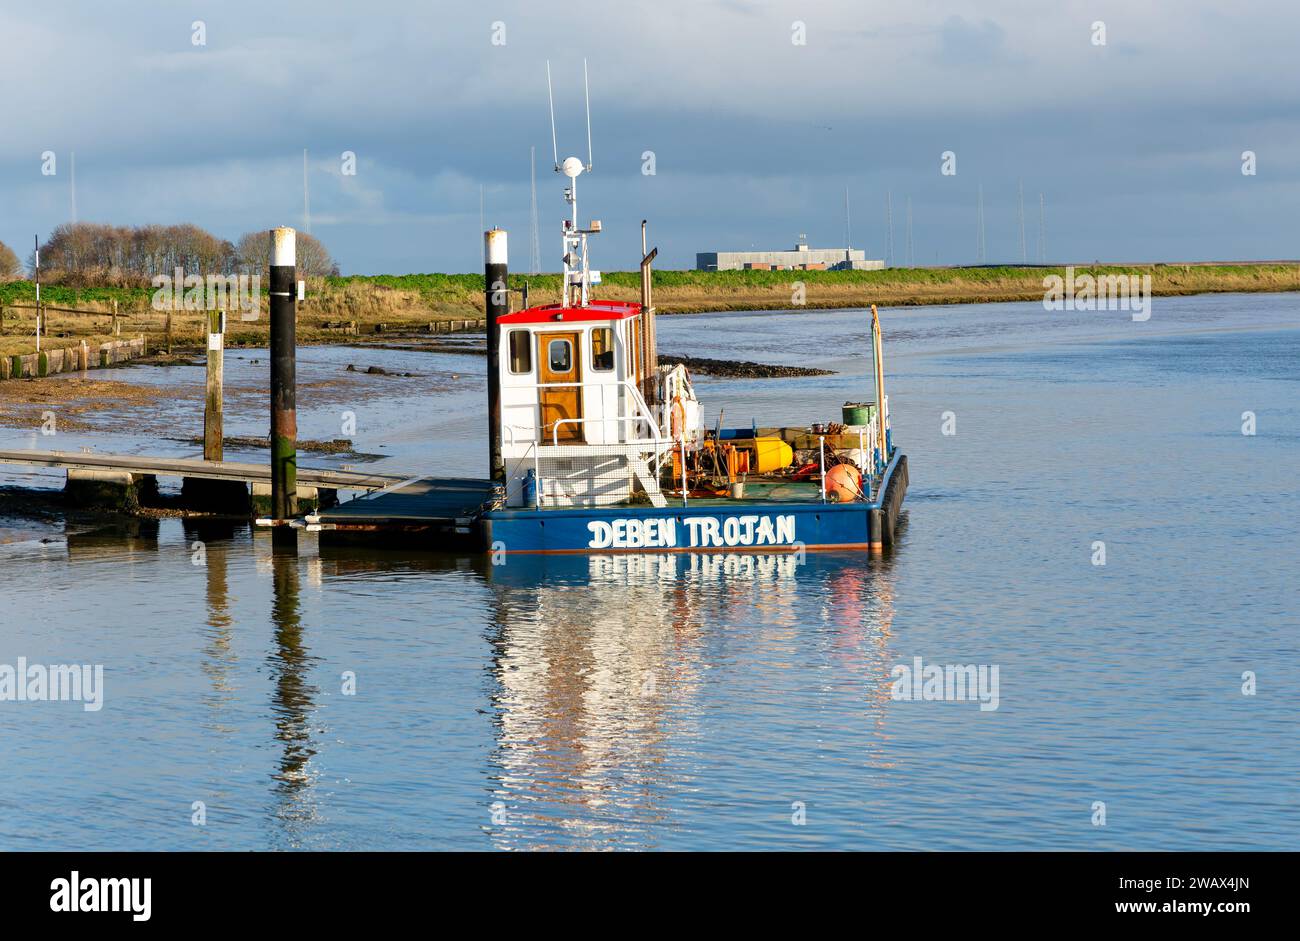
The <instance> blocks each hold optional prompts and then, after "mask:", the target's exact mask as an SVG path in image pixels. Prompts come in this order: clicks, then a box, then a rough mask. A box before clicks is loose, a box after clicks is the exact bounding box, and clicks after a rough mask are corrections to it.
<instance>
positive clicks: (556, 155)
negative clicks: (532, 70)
mask: <svg viewBox="0 0 1300 941" xmlns="http://www.w3.org/2000/svg"><path fill="white" fill-rule="evenodd" d="M546 97H547V99H548V100H549V101H550V103H551V155H552V156H553V157H554V158H555V169H556V171H558V170H559V169H560V148H559V147H557V146H556V144H555V94H554V92H552V91H551V60H550V59H547V60H546Z"/></svg>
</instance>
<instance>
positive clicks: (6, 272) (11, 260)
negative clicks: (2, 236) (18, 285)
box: [0, 242, 23, 281]
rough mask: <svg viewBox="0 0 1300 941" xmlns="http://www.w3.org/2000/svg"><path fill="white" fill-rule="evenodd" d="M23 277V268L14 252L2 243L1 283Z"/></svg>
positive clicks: (0, 257) (0, 259)
mask: <svg viewBox="0 0 1300 941" xmlns="http://www.w3.org/2000/svg"><path fill="white" fill-rule="evenodd" d="M22 276H23V266H22V264H21V263H20V262H19V261H18V256H17V255H15V254H14V250H13V249H12V248H10V247H9V246H8V245H6V244H5V243H4V242H0V281H12V280H13V279H14V278H21V277H22Z"/></svg>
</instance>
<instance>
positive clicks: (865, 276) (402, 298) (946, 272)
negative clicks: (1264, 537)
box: [0, 264, 1300, 352]
mask: <svg viewBox="0 0 1300 941" xmlns="http://www.w3.org/2000/svg"><path fill="white" fill-rule="evenodd" d="M1063 273H1064V269H1063V268H1020V267H981V268H889V269H885V270H881V271H721V272H708V271H656V272H655V276H654V281H655V287H654V290H655V306H656V307H657V308H658V309H659V310H660V311H661V312H663V313H666V314H672V313H698V312H704V311H727V310H770V309H786V308H792V307H795V308H797V307H800V306H802V307H807V308H833V307H860V306H864V305H867V304H879V305H882V306H910V305H918V304H964V303H978V302H995V301H1024V300H1039V299H1041V298H1042V297H1043V279H1044V277H1046V276H1048V275H1052V274H1057V275H1063ZM1075 274H1076V276H1081V275H1084V274H1091V275H1093V276H1102V277H1104V276H1106V275H1130V274H1136V275H1145V274H1149V275H1151V285H1152V291H1153V293H1155V294H1157V295H1176V294H1201V293H1211V292H1228V291H1241V292H1255V291H1295V290H1300V266H1297V265H1290V264H1239V265H1233V264H1223V265H1217V264H1214V265H1207V264H1190V265H1150V266H1136V267H1122V266H1090V267H1077V268H1076V270H1075ZM525 282H527V284H528V285H529V291H530V295H529V300H530V302H531V303H535V304H536V303H549V302H552V301H554V300H555V299H556V298H557V297H558V295H559V291H560V276H559V275H558V274H544V275H535V276H526V275H518V274H516V275H514V276H512V278H511V284H512V287H515V288H519V287H521V286H522V285H523V284H524V283H525ZM799 285H802V293H803V298H802V300H803V303H802V304H800V303H799V302H798V297H797V291H798V289H799ZM597 294H598V296H600V297H603V298H609V299H611V300H637V299H638V298H639V294H640V278H639V275H638V274H637V273H636V272H607V273H605V275H604V283H603V284H601V285H600V287H599V288H598V290H597ZM152 295H153V290H152V289H151V288H147V287H144V288H81V289H74V288H71V287H65V286H49V285H47V286H45V287H43V288H42V300H43V301H44V302H45V303H46V304H48V305H52V306H54V307H72V308H80V309H86V310H91V311H96V312H98V313H97V314H65V313H60V312H58V311H52V312H51V313H50V317H49V323H48V326H49V332H50V334H51V335H52V339H54V338H55V337H56V336H57V335H58V334H63V335H64V336H65V337H80V336H89V335H95V334H105V333H108V332H109V327H110V320H109V312H110V311H111V310H112V308H113V302H114V301H116V302H117V307H118V311H119V315H120V329H121V332H122V335H124V336H125V335H129V334H135V333H145V334H146V335H147V336H148V337H149V338H150V339H149V342H150V346H151V347H154V346H155V345H160V344H161V343H162V342H164V340H163V338H164V337H165V332H166V329H167V319H168V318H167V315H166V314H164V313H160V312H157V311H154V310H152V309H151V307H150V300H151V298H152ZM34 300H35V288H34V286H33V285H32V284H31V283H30V282H27V281H14V282H8V283H3V284H0V305H5V306H8V305H13V304H31V303H32V302H33V301H34ZM513 303H514V304H515V305H516V306H517V305H518V303H519V298H518V295H516V296H515V299H514V301H513ZM482 311H483V277H482V276H481V275H475V274H413V275H353V276H349V277H342V278H326V279H322V280H318V281H313V282H312V283H311V284H309V286H308V300H307V301H306V302H305V303H304V304H302V305H301V306H300V308H299V338H300V340H301V341H302V342H304V343H313V342H354V338H353V337H352V336H351V335H350V334H347V333H345V332H343V331H341V330H338V329H337V328H336V327H335V326H333V325H334V324H337V323H339V322H354V323H355V324H356V325H357V330H358V332H359V333H360V334H361V335H362V336H365V335H367V334H372V333H375V332H376V326H377V325H382V326H383V328H384V329H383V332H385V333H393V332H401V331H403V330H409V329H417V328H420V327H424V326H426V325H427V324H428V323H430V322H435V321H446V320H460V319H472V318H476V317H481V316H482ZM265 314H266V297H265V293H264V294H263V298H262V310H261V316H260V317H259V318H258V319H257V320H254V321H243V320H241V319H239V317H238V315H237V313H234V312H232V313H231V315H230V317H229V335H228V337H227V342H228V343H229V344H230V345H232V346H238V345H261V344H264V343H265V342H266V330H267V322H266V316H265ZM171 321H172V325H171V329H172V339H173V345H174V346H175V347H178V348H195V347H200V346H202V338H203V331H204V329H205V327H204V320H203V317H202V314H200V313H198V312H177V313H174V314H173V315H172V317H171ZM34 329H35V317H34V312H33V311H30V310H16V309H14V308H12V307H9V309H8V310H7V311H6V313H5V325H4V329H3V332H0V348H3V349H9V348H10V347H11V346H14V345H15V343H16V344H17V345H18V346H21V345H22V342H21V340H20V339H19V338H20V337H22V336H24V335H25V336H27V337H29V338H30V336H31V334H32V332H33V331H34ZM14 351H15V352H17V350H14Z"/></svg>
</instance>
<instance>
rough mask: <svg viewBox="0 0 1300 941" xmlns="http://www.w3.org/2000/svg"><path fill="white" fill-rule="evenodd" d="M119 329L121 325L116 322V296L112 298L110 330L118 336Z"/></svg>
mask: <svg viewBox="0 0 1300 941" xmlns="http://www.w3.org/2000/svg"><path fill="white" fill-rule="evenodd" d="M119 330H121V327H119V326H118V323H117V298H113V329H112V330H111V331H110V332H111V333H112V335H113V336H118V331H119Z"/></svg>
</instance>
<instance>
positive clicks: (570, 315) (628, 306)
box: [497, 301, 641, 324]
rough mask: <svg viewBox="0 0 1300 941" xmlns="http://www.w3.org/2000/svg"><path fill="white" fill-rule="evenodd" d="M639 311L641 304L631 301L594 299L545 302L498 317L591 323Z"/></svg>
mask: <svg viewBox="0 0 1300 941" xmlns="http://www.w3.org/2000/svg"><path fill="white" fill-rule="evenodd" d="M639 313H641V305H640V304H636V303H632V302H630V301H629V302H624V301H592V302H591V303H590V304H589V305H588V306H586V307H565V306H564V305H563V304H543V305H541V306H540V307H529V308H527V309H526V310H517V311H515V312H514V313H513V314H506V315H505V316H504V317H498V318H497V323H499V324H515V323H557V322H558V323H590V322H591V321H593V320H626V319H627V318H628V317H635V316H636V315H637V314H639Z"/></svg>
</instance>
